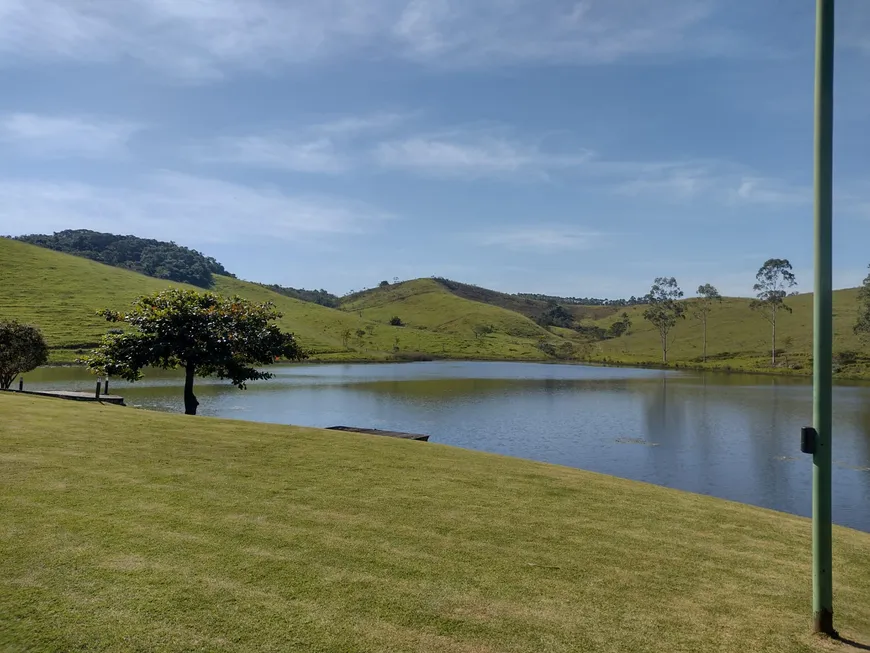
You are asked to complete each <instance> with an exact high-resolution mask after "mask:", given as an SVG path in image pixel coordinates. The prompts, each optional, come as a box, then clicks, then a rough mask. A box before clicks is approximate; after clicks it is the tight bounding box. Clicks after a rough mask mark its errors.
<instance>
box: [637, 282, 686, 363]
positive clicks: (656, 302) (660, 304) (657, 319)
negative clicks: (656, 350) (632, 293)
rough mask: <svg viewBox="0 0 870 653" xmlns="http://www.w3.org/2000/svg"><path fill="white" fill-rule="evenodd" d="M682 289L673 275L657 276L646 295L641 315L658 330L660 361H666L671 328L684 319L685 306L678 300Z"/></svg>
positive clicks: (670, 341)
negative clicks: (660, 351) (660, 350)
mask: <svg viewBox="0 0 870 653" xmlns="http://www.w3.org/2000/svg"><path fill="white" fill-rule="evenodd" d="M682 296H683V291H682V290H680V286H679V285H678V284H677V280H676V279H674V277H657V278H656V280H655V282H653V285H652V288H651V289H650V291H649V294H648V295H647V297H646V299H647V304H648V307H647V309H646V310H645V311H644V312H643V317H644V319H645V320H646V321H647V322H650V323H651V324H652V325H653V326H654V327H656V329H658V332H659V338H660V339H661V343H662V362H663V363H667V362H668V349H669V348H670V346H671V344H672V340H670V339H669V335H670V332H671V329H673V328H674V327H675V326H676V325H677V322H678V321H679V320H682V319H685V318H686V315H685V306H683V304H682V302H680V301H679V300H680V298H681V297H682Z"/></svg>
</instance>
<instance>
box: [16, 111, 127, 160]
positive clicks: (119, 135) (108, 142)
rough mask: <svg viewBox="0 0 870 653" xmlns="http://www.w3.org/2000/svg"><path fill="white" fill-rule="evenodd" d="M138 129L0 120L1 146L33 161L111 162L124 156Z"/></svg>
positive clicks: (45, 119) (75, 121) (72, 119)
mask: <svg viewBox="0 0 870 653" xmlns="http://www.w3.org/2000/svg"><path fill="white" fill-rule="evenodd" d="M140 129H141V126H140V125H137V124H135V123H132V122H125V121H118V120H99V119H96V118H84V117H78V116H46V115H37V114H33V113H11V114H6V115H3V116H0V142H3V143H5V144H7V145H8V146H10V147H12V148H14V149H15V150H16V151H18V152H20V153H22V154H24V155H27V156H35V157H47V158H61V157H83V158H110V157H116V156H120V155H123V154H124V153H125V151H126V148H127V142H128V141H129V140H130V138H131V137H132V136H133V134H135V133H136V132H137V131H139V130H140Z"/></svg>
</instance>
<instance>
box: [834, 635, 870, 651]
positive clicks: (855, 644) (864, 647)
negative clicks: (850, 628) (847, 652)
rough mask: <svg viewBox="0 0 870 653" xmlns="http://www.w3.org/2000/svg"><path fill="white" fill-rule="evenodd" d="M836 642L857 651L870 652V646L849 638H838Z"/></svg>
mask: <svg viewBox="0 0 870 653" xmlns="http://www.w3.org/2000/svg"><path fill="white" fill-rule="evenodd" d="M834 641H835V642H839V643H840V644H845V645H846V646H849V647H851V648H852V649H854V650H856V651H870V644H861V643H860V642H856V641H855V640H852V639H849V638H848V637H838V638H837V639H835V640H834Z"/></svg>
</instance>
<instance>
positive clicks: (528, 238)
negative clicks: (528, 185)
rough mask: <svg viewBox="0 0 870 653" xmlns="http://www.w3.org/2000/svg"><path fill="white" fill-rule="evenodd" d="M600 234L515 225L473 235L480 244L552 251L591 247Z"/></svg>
mask: <svg viewBox="0 0 870 653" xmlns="http://www.w3.org/2000/svg"><path fill="white" fill-rule="evenodd" d="M601 236H602V234H601V233H598V232H593V231H584V230H582V229H577V228H575V227H565V226H532V227H515V228H512V229H507V230H503V231H498V232H493V233H489V234H480V235H477V236H475V237H474V239H475V240H477V241H478V242H480V243H481V244H482V245H487V246H495V247H503V248H505V249H510V250H514V251H535V252H545V253H546V252H553V251H565V250H582V249H589V248H591V247H593V246H594V245H595V244H596V243H598V241H599V240H600V238H601Z"/></svg>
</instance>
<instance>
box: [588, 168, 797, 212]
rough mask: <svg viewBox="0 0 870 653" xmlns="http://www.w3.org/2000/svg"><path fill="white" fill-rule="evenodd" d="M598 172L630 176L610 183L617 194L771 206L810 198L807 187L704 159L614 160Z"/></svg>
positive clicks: (791, 203) (779, 205)
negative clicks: (665, 161)
mask: <svg viewBox="0 0 870 653" xmlns="http://www.w3.org/2000/svg"><path fill="white" fill-rule="evenodd" d="M600 168H601V171H600V172H601V173H602V174H608V173H610V174H616V175H627V176H629V177H630V178H629V179H627V180H623V181H619V182H617V183H616V185H615V186H614V188H615V190H616V192H617V193H619V194H622V195H628V196H648V197H654V198H656V199H659V200H664V201H669V202H677V203H686V202H692V201H704V202H715V203H717V204H726V205H738V204H756V205H765V206H768V207H771V208H775V207H789V206H800V205H804V204H807V203H808V202H810V201H811V199H812V191H811V189H810V188H809V187H807V186H802V185H800V184H793V183H789V182H787V181H784V180H781V179H775V178H771V177H762V176H759V175H757V174H754V173H753V172H752V171H751V170H749V169H747V168H746V167H745V166H740V165H737V164H733V163H730V162H727V161H716V160H704V161H683V162H679V161H678V162H671V163H641V162H636V163H633V162H616V163H615V164H613V165H610V164H608V163H606V162H605V163H604V164H603V165H601V166H600Z"/></svg>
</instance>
